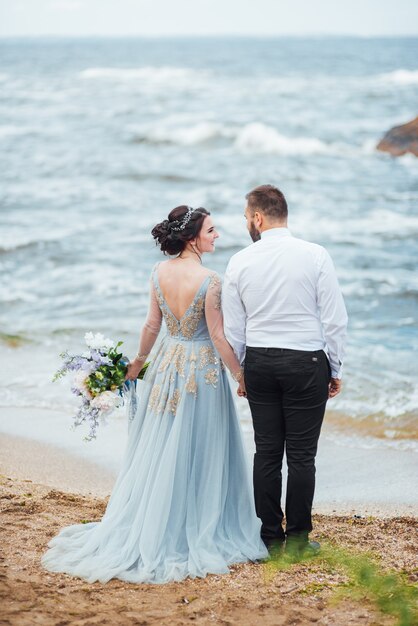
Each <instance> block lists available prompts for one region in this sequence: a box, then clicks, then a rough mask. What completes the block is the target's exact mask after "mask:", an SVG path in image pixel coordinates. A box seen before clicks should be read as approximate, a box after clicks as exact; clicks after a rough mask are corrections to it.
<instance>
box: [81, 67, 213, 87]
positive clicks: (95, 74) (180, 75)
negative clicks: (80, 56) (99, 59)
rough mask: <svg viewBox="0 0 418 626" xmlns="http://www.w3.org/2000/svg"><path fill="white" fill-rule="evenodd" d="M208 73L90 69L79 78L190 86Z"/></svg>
mask: <svg viewBox="0 0 418 626" xmlns="http://www.w3.org/2000/svg"><path fill="white" fill-rule="evenodd" d="M207 74H208V71H207V70H204V71H202V72H197V71H195V70H192V69H189V68H187V67H171V66H168V65H167V66H164V65H163V66H160V67H157V66H144V67H137V68H123V67H90V68H87V69H85V70H83V71H82V72H80V74H79V76H80V78H83V79H105V80H112V81H138V80H141V81H145V82H148V83H159V84H161V85H167V83H170V84H171V83H173V82H174V81H179V80H180V81H182V82H183V81H190V83H191V84H193V82H194V81H195V80H196V79H199V81H200V79H201V78H202V75H207Z"/></svg>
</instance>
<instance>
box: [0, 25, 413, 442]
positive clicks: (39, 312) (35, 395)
mask: <svg viewBox="0 0 418 626" xmlns="http://www.w3.org/2000/svg"><path fill="white" fill-rule="evenodd" d="M417 114H418V38H355V37H311V38H301V37H293V38H291V37H289V38H286V37H277V38H248V37H247V38H238V37H229V38H228V37H223V38H216V37H208V38H192V37H190V38H160V39H158V38H120V39H117V38H91V39H89V38H83V39H74V38H72V39H60V38H37V39H27V38H22V39H2V40H0V232H1V237H0V332H1V335H0V347H1V352H0V362H1V375H0V414H1V418H0V431H3V432H8V433H11V434H13V433H14V434H19V435H26V436H29V437H34V438H38V439H44V440H48V438H51V437H52V438H53V439H54V441H55V442H56V443H57V442H58V443H61V444H62V445H63V446H65V445H66V444H67V438H68V437H70V435H69V434H68V433H69V430H70V426H71V423H72V418H71V416H72V413H73V411H74V407H75V404H76V400H75V398H73V397H72V396H71V394H70V390H69V381H68V382H67V381H65V380H64V381H62V382H58V383H52V382H51V379H52V376H53V373H54V371H55V370H56V369H57V368H58V367H59V365H60V357H59V354H60V353H61V352H63V351H64V350H66V349H69V350H70V351H73V352H82V351H83V350H84V347H83V337H84V334H85V333H86V332H87V331H93V332H102V333H103V334H104V335H106V336H108V337H110V338H113V339H117V340H122V341H123V342H124V345H123V350H124V352H125V353H126V354H127V355H128V356H129V355H130V356H133V355H134V354H135V352H136V348H137V341H138V335H139V331H140V329H141V324H142V323H143V321H144V319H145V316H146V312H147V307H148V291H149V275H150V271H151V268H152V266H153V265H154V264H155V262H156V261H158V260H161V258H162V255H161V252H159V250H158V248H156V246H155V244H154V241H153V239H152V237H151V234H150V232H151V229H152V227H153V226H154V224H155V223H157V222H159V221H161V220H162V219H164V218H165V217H166V216H167V214H168V213H169V211H170V210H171V209H172V208H174V207H175V206H178V205H180V204H189V205H191V206H193V207H197V206H203V207H205V208H207V209H208V210H210V212H211V214H212V217H213V219H214V222H215V224H216V226H217V228H218V230H219V233H220V238H219V239H218V241H217V249H216V252H215V253H214V254H213V255H210V256H209V255H207V257H205V259H204V261H205V263H206V264H207V265H208V266H209V267H210V268H212V269H214V270H216V271H218V272H219V273H220V274H223V273H224V271H225V268H226V265H227V263H228V260H229V258H230V257H231V255H233V254H234V253H235V252H237V251H238V250H240V249H241V248H243V247H244V246H247V245H249V244H250V239H249V235H248V232H247V230H246V228H245V220H244V217H243V212H244V208H245V194H246V193H247V192H248V191H249V190H250V189H252V188H253V187H254V186H256V185H259V184H263V183H271V184H274V185H276V186H278V187H279V188H280V189H281V190H282V191H283V192H284V194H285V195H286V197H287V199H288V204H289V227H290V230H291V232H292V234H293V235H294V236H296V237H301V238H304V239H307V240H309V241H313V242H316V243H318V244H321V245H323V246H325V247H326V248H327V250H328V251H329V252H330V254H331V256H332V258H333V261H334V264H335V267H336V270H337V273H338V277H339V281H340V285H341V288H342V291H343V294H344V298H345V301H346V305H347V309H348V313H349V318H350V321H349V340H348V347H347V356H346V359H345V363H344V381H343V382H344V386H343V391H342V393H341V394H340V395H339V396H338V397H337V398H335V399H334V400H332V401H330V402H329V403H328V411H327V419H326V422H327V424H328V427H329V428H330V429H333V432H335V437H336V438H337V439H338V438H344V437H345V438H350V437H352V438H355V440H356V441H357V442H360V444H364V445H365V446H373V445H379V446H386V447H398V448H401V449H402V448H407V449H411V450H416V451H418V447H417V444H418V158H417V157H414V156H413V155H411V154H408V155H405V156H402V157H399V158H393V157H391V156H390V155H389V154H385V153H382V152H378V151H377V150H376V144H377V143H378V141H379V140H380V138H381V137H382V136H383V135H384V133H385V132H386V131H387V130H388V129H390V128H391V127H393V126H395V125H398V124H402V123H405V122H408V121H409V120H411V119H413V118H414V117H415V116H416V115H417ZM239 409H240V415H241V420H242V424H243V427H244V429H246V428H248V429H249V428H250V427H249V423H250V416H249V411H248V407H247V405H246V403H245V402H244V403H242V402H240V403H239ZM51 416H53V418H52V417H51ZM115 419H117V420H120V421H119V422H117V424H118V426H117V428H116V427H114V426H111V427H110V428H111V429H114V430H112V432H113V434H115V433H116V432H117V431H118V429H123V428H124V426H123V419H124V418H123V417H118V418H115ZM73 436H74V435H71V437H73ZM77 436H78V437H79V435H77ZM112 437H113V435H112ZM68 441H69V440H68ZM111 443H112V442H111V441H110V442H109V446H110V447H111ZM68 445H69V444H68ZM83 445H87V444H83Z"/></svg>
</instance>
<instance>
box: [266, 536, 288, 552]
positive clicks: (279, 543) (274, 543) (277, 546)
mask: <svg viewBox="0 0 418 626" xmlns="http://www.w3.org/2000/svg"><path fill="white" fill-rule="evenodd" d="M263 541H264V544H265V546H266V548H267V550H268V551H269V555H270V556H277V555H278V554H281V553H282V552H283V548H284V543H285V540H284V539H263Z"/></svg>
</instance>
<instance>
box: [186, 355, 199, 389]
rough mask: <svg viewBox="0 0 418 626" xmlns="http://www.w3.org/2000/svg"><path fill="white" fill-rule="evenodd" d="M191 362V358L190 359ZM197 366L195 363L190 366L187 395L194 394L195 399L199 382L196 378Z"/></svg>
mask: <svg viewBox="0 0 418 626" xmlns="http://www.w3.org/2000/svg"><path fill="white" fill-rule="evenodd" d="M190 360H191V357H190ZM195 370H196V364H195V362H194V361H193V362H192V364H191V366H190V373H189V377H188V379H187V382H186V391H187V393H192V394H193V395H194V396H195V397H196V396H197V382H196V376H195Z"/></svg>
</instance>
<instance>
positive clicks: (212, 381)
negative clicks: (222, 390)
mask: <svg viewBox="0 0 418 626" xmlns="http://www.w3.org/2000/svg"><path fill="white" fill-rule="evenodd" d="M218 376H219V373H218V370H217V369H215V368H210V369H208V370H207V372H206V374H205V382H206V384H207V385H212V387H216V384H217V382H218Z"/></svg>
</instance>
